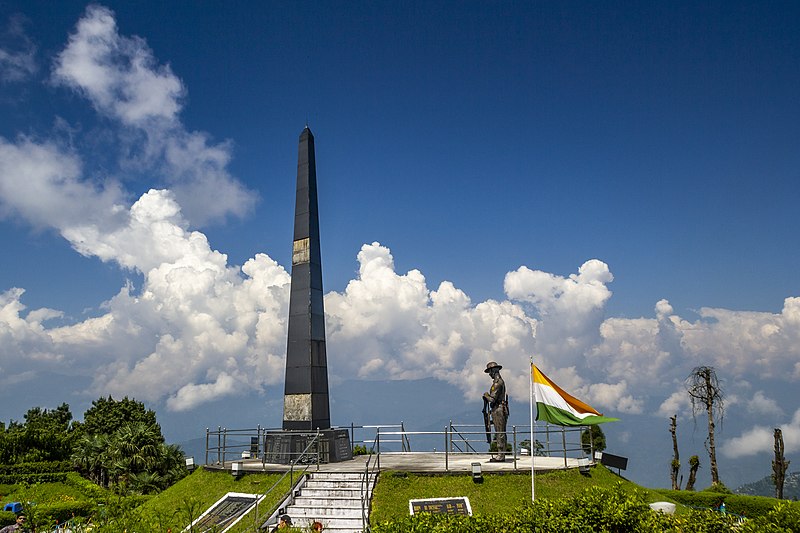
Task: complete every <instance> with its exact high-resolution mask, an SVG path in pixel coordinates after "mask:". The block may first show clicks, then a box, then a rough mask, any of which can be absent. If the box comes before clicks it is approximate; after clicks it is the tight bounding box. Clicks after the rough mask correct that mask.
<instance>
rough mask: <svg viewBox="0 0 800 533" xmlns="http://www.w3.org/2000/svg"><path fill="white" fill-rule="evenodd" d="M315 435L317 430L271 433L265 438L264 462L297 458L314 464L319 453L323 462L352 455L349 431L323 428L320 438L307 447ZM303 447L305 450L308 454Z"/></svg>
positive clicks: (304, 462)
mask: <svg viewBox="0 0 800 533" xmlns="http://www.w3.org/2000/svg"><path fill="white" fill-rule="evenodd" d="M316 436H317V433H316V432H313V433H310V432H303V431H274V432H268V433H267V435H266V437H265V440H264V462H266V463H273V464H284V465H285V464H289V463H291V462H292V461H294V460H295V459H297V463H298V464H314V463H316V462H317V453H319V462H320V463H338V462H341V461H349V460H350V459H352V458H353V449H352V447H351V446H350V432H349V431H348V430H346V429H321V430H320V431H319V440H318V441H317V442H316V443H315V444H312V445H311V446H310V447H309V448H308V450H306V447H308V445H309V443H311V442H313V441H314V438H315V437H316ZM303 450H306V453H305V455H303Z"/></svg>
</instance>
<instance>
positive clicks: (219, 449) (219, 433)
mask: <svg viewBox="0 0 800 533" xmlns="http://www.w3.org/2000/svg"><path fill="white" fill-rule="evenodd" d="M220 439H222V426H217V464H220V463H221V462H222V441H221V440H220Z"/></svg>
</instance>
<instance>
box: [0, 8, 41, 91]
mask: <svg viewBox="0 0 800 533" xmlns="http://www.w3.org/2000/svg"><path fill="white" fill-rule="evenodd" d="M24 22H25V20H24V19H23V18H22V17H21V16H18V15H17V16H12V17H11V18H10V19H9V22H8V27H7V28H6V29H5V30H4V31H3V32H2V33H0V82H4V83H10V82H21V81H24V80H26V79H28V78H30V77H31V76H33V75H34V74H36V72H37V71H38V70H39V68H38V65H37V64H36V46H34V44H33V42H32V41H31V40H30V38H29V37H28V36H27V35H26V34H25V29H24Z"/></svg>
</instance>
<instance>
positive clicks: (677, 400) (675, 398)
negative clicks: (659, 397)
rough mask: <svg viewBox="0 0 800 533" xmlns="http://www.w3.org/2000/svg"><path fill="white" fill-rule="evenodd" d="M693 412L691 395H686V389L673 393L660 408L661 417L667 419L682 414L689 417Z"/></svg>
mask: <svg viewBox="0 0 800 533" xmlns="http://www.w3.org/2000/svg"><path fill="white" fill-rule="evenodd" d="M691 412H692V402H691V401H690V400H689V395H688V394H687V393H686V389H681V390H678V391H675V392H673V393H672V394H671V395H670V396H669V397H668V398H667V399H666V400H664V401H663V402H662V403H661V405H660V406H659V407H658V414H659V416H662V417H665V418H668V417H671V416H675V415H680V414H684V415H689V414H691Z"/></svg>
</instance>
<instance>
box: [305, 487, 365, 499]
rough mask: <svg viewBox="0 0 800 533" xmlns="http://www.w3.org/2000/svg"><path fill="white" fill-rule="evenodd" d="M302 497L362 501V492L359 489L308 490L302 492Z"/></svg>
mask: <svg viewBox="0 0 800 533" xmlns="http://www.w3.org/2000/svg"><path fill="white" fill-rule="evenodd" d="M300 496H307V497H314V498H328V497H345V498H353V499H358V500H360V499H361V491H360V490H358V489H307V488H303V489H301V490H300Z"/></svg>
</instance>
